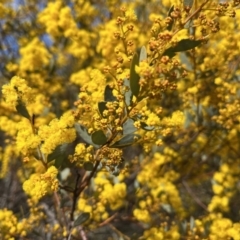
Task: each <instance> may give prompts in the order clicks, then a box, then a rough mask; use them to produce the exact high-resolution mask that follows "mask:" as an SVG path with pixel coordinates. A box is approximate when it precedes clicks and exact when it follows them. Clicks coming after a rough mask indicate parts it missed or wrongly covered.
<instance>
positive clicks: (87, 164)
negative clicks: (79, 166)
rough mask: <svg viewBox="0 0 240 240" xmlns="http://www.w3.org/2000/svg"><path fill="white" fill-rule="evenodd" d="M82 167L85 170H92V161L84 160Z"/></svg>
mask: <svg viewBox="0 0 240 240" xmlns="http://www.w3.org/2000/svg"><path fill="white" fill-rule="evenodd" d="M83 168H84V169H85V170H86V171H92V170H93V163H92V162H89V161H87V162H84V164H83Z"/></svg>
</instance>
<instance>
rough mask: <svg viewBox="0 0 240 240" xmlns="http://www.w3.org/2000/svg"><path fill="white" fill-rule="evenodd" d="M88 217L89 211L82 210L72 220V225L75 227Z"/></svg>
mask: <svg viewBox="0 0 240 240" xmlns="http://www.w3.org/2000/svg"><path fill="white" fill-rule="evenodd" d="M89 218H90V213H88V212H84V213H82V214H80V215H79V216H78V218H77V219H76V220H75V221H74V225H73V226H74V227H77V226H79V225H81V224H83V223H84V222H86V221H87V220H88V219H89Z"/></svg>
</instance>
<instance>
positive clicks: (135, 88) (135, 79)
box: [130, 53, 140, 97]
mask: <svg viewBox="0 0 240 240" xmlns="http://www.w3.org/2000/svg"><path fill="white" fill-rule="evenodd" d="M138 63H139V59H138V55H137V53H135V54H134V56H133V59H132V64H131V69H130V88H131V91H132V93H133V95H134V96H136V97H137V96H138V93H139V90H140V85H139V80H140V77H139V75H138V74H137V73H136V71H135V66H137V65H138Z"/></svg>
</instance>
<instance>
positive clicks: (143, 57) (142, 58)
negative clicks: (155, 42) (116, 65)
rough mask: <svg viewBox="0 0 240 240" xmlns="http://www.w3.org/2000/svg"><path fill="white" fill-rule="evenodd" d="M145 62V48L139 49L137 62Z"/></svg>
mask: <svg viewBox="0 0 240 240" xmlns="http://www.w3.org/2000/svg"><path fill="white" fill-rule="evenodd" d="M146 60H147V49H146V47H145V46H142V47H141V51H140V57H139V62H142V61H146Z"/></svg>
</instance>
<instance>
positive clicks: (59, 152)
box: [47, 143, 69, 168]
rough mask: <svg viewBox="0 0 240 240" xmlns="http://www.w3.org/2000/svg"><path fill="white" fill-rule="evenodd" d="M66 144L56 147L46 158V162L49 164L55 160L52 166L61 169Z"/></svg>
mask: <svg viewBox="0 0 240 240" xmlns="http://www.w3.org/2000/svg"><path fill="white" fill-rule="evenodd" d="M68 145H69V144H68V143H64V144H62V145H59V146H57V147H56V148H55V149H54V151H53V152H52V153H51V154H49V155H48V156H47V161H48V162H51V161H53V160H55V163H54V166H55V167H56V168H59V167H61V165H62V162H63V160H64V158H65V156H66V150H67V148H68Z"/></svg>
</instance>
